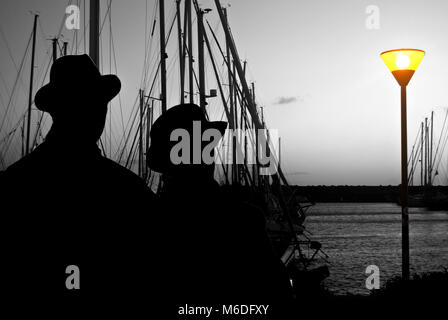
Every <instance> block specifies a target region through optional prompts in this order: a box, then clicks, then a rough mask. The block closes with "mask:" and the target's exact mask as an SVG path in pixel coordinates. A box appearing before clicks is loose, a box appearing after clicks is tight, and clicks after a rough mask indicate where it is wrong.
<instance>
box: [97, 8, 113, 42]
mask: <svg viewBox="0 0 448 320" xmlns="http://www.w3.org/2000/svg"><path fill="white" fill-rule="evenodd" d="M111 5H112V0H109V5H108V6H107V11H106V13H105V14H104V17H103V22H102V24H101V28H100V32H99V33H98V36H101V32H102V31H103V27H104V23H105V22H106V17H107V15H108V14H110V7H111Z"/></svg>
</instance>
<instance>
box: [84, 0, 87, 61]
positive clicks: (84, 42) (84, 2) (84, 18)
mask: <svg viewBox="0 0 448 320" xmlns="http://www.w3.org/2000/svg"><path fill="white" fill-rule="evenodd" d="M83 2H84V6H83V7H84V16H83V26H84V28H83V33H84V35H83V39H84V53H86V52H87V51H86V41H87V40H86V0H84V1H83Z"/></svg>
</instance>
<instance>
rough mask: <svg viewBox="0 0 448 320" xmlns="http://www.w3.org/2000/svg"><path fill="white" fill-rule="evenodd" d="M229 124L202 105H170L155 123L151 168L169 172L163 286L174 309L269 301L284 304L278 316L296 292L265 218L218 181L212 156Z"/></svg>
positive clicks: (162, 221) (164, 199)
mask: <svg viewBox="0 0 448 320" xmlns="http://www.w3.org/2000/svg"><path fill="white" fill-rule="evenodd" d="M226 126H227V123H225V122H220V121H217V122H210V121H208V120H207V119H206V118H205V116H204V113H203V112H202V111H201V109H200V108H199V107H198V106H196V105H194V104H185V105H178V106H175V107H172V108H170V109H168V110H167V111H166V112H165V113H164V114H162V115H161V116H160V117H159V118H158V119H157V120H156V121H155V123H154V124H153V126H152V130H151V147H150V149H149V152H148V158H147V159H148V166H149V167H150V168H151V169H153V170H155V171H158V172H161V173H162V174H163V188H162V191H161V208H162V209H163V211H161V214H160V215H159V216H158V224H159V225H160V226H161V235H160V236H161V240H160V247H161V251H162V254H161V257H162V259H161V261H162V267H161V271H160V272H161V273H162V274H164V277H160V278H159V279H161V283H159V286H160V289H159V290H160V291H161V292H162V293H163V294H164V297H165V298H164V299H165V300H166V301H169V302H172V303H173V304H172V305H171V306H170V309H171V310H172V312H177V311H178V310H177V307H178V306H183V305H185V304H186V303H189V304H196V305H204V304H206V303H211V304H213V303H216V304H224V303H233V304H250V303H265V304H266V303H267V304H271V310H269V311H270V312H272V308H273V306H272V303H276V306H277V310H275V313H277V314H278V313H279V312H280V313H281V312H284V311H285V309H284V308H283V307H282V308H283V309H281V308H280V309H279V305H280V304H281V305H286V306H287V305H288V304H289V303H290V302H291V298H292V294H291V287H290V284H289V280H288V278H287V276H286V270H285V269H284V267H283V265H282V264H281V261H280V259H277V258H276V257H275V255H274V253H273V251H272V248H271V245H270V241H269V239H268V237H267V233H266V230H265V220H264V216H263V214H262V212H261V211H260V210H258V208H256V207H254V206H252V205H250V204H247V203H243V202H241V201H237V200H235V199H232V198H230V197H229V196H228V195H227V194H225V193H224V192H223V191H222V190H221V188H220V187H219V185H218V183H217V182H216V181H215V180H214V169H215V163H214V161H213V160H214V158H213V159H212V161H210V159H208V160H206V159H205V158H204V156H207V154H208V153H210V154H211V155H212V156H213V157H214V153H213V151H212V152H209V150H213V147H215V146H216V145H217V144H218V142H219V140H220V138H221V137H222V136H223V135H224V132H225V130H226ZM210 130H211V131H210ZM207 131H208V134H207ZM213 133H215V134H213ZM201 138H202V139H201ZM181 146H184V147H183V148H181ZM185 146H186V147H185ZM181 160H182V161H181ZM218 318H220V317H218Z"/></svg>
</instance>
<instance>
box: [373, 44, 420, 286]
mask: <svg viewBox="0 0 448 320" xmlns="http://www.w3.org/2000/svg"><path fill="white" fill-rule="evenodd" d="M424 55H425V51H422V50H417V49H396V50H389V51H384V52H383V53H381V58H383V60H384V62H385V63H386V65H387V67H388V68H389V70H390V71H391V72H392V74H393V76H394V77H395V79H396V80H397V82H398V84H399V85H400V87H401V241H402V244H401V252H402V253H401V257H402V277H403V279H404V280H409V216H408V164H407V161H408V139H407V124H406V118H407V116H406V86H407V85H408V83H409V81H410V80H411V78H412V76H413V75H414V72H415V70H416V69H417V67H418V65H419V64H420V61H421V60H422V58H423V56H424Z"/></svg>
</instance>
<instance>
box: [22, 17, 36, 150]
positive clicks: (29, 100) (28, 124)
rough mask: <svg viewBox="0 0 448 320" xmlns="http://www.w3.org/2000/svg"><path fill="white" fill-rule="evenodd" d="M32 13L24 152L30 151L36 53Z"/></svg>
mask: <svg viewBox="0 0 448 320" xmlns="http://www.w3.org/2000/svg"><path fill="white" fill-rule="evenodd" d="M38 16H39V15H37V14H35V15H34V24H33V47H32V50H31V73H30V92H29V96H28V117H27V130H26V153H25V154H28V153H29V152H30V134H31V132H30V131H31V105H32V104H33V79H34V56H35V53H36V29H37V17H38Z"/></svg>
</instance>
